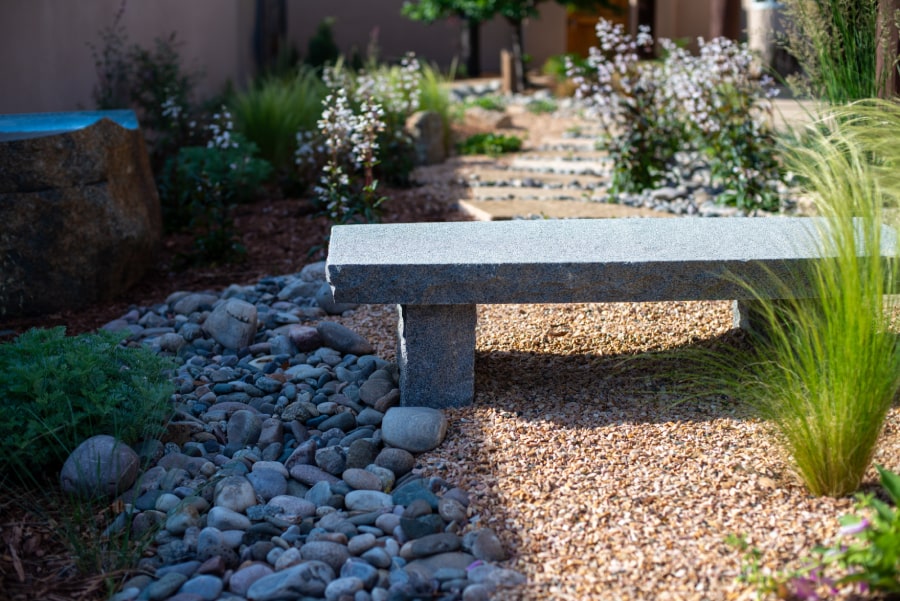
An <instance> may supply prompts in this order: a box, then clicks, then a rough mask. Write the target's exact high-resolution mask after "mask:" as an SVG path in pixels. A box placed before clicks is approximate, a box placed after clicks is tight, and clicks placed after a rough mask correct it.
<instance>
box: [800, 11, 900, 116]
mask: <svg viewBox="0 0 900 601" xmlns="http://www.w3.org/2000/svg"><path fill="white" fill-rule="evenodd" d="M879 4H880V3H879V2H878V0H817V1H816V2H810V1H809V0H784V1H783V5H784V8H783V10H784V13H785V16H786V17H787V19H786V22H787V28H786V31H785V34H786V35H785V38H786V39H785V40H784V45H785V47H786V49H787V51H788V52H790V53H791V54H792V55H793V56H794V57H795V58H796V59H797V62H798V63H800V66H801V67H803V73H802V74H801V75H799V76H791V77H789V78H788V82H789V83H790V85H791V87H792V88H793V89H794V90H795V91H796V92H798V93H801V94H809V95H811V96H812V97H814V98H819V99H822V100H825V101H826V102H828V103H831V104H843V103H846V102H850V101H853V100H861V99H865V98H874V97H875V96H877V95H878V93H879V90H881V89H882V88H883V87H884V85H885V83H886V82H887V80H888V75H889V74H890V71H891V70H892V69H896V68H897V59H898V57H897V56H896V54H894V56H890V53H889V49H890V47H891V42H892V40H891V39H890V31H891V21H892V20H900V11H897V12H896V13H894V14H891V11H890V10H889V9H888V8H882V9H881V12H880V13H879ZM881 4H885V3H883V2H882V3H881ZM886 4H887V5H888V6H890V3H886ZM884 20H886V21H887V22H883V21H884ZM879 51H881V52H884V53H885V56H886V60H885V61H884V63H883V64H882V65H879V64H878V61H877V56H878V53H879Z"/></svg>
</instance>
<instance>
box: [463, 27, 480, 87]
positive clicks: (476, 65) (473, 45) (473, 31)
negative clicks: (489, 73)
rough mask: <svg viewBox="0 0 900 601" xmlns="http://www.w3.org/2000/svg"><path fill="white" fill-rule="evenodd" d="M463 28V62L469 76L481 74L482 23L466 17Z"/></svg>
mask: <svg viewBox="0 0 900 601" xmlns="http://www.w3.org/2000/svg"><path fill="white" fill-rule="evenodd" d="M465 21H466V22H465V25H464V27H463V28H462V37H463V40H464V42H463V57H462V58H463V62H464V64H465V65H466V75H467V76H468V77H478V76H480V75H481V23H479V22H478V21H476V20H475V19H466V20H465Z"/></svg>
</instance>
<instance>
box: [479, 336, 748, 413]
mask: <svg viewBox="0 0 900 601" xmlns="http://www.w3.org/2000/svg"><path fill="white" fill-rule="evenodd" d="M701 349H702V350H701ZM750 349H751V343H750V337H749V336H748V335H747V333H746V332H743V331H741V330H736V329H735V330H730V331H728V332H725V333H723V334H719V335H717V336H713V337H710V338H704V339H701V340H697V341H694V342H690V343H686V344H683V345H679V346H676V347H673V348H671V349H666V350H651V351H642V352H634V353H614V354H609V355H601V354H578V353H576V354H564V355H561V354H555V353H535V352H531V351H504V352H497V351H491V352H488V351H477V352H476V353H475V396H474V403H475V404H476V405H479V406H486V407H492V408H494V409H497V410H500V411H508V412H513V413H516V415H517V416H518V417H521V418H523V419H525V420H526V421H532V420H535V421H550V422H559V423H558V425H559V426H560V427H569V426H571V424H567V423H565V422H562V421H560V420H559V419H558V411H555V410H554V409H558V410H562V409H564V408H565V407H566V406H567V405H568V404H569V403H576V404H577V405H578V406H579V407H580V408H581V409H580V410H582V411H584V412H585V414H591V415H593V414H594V413H597V415H596V416H593V417H592V418H591V420H590V421H591V424H592V427H597V428H603V427H606V426H609V425H613V424H618V423H631V424H649V423H654V424H657V423H667V422H684V421H691V422H693V421H713V420H716V419H720V418H723V417H727V418H733V419H743V418H744V417H745V416H746V417H749V416H753V415H755V414H754V412H753V408H752V407H750V406H749V405H747V404H746V403H744V402H742V400H741V399H739V398H735V399H723V398H721V395H720V394H719V393H718V392H717V391H710V392H709V395H705V394H704V391H703V390H702V388H701V386H700V385H697V386H693V387H690V388H689V387H688V386H687V385H686V383H685V382H686V380H685V378H688V377H690V375H691V374H693V373H695V371H694V369H699V368H696V367H695V365H694V364H695V362H698V361H700V360H701V357H703V356H705V355H701V353H705V352H711V353H730V352H735V351H737V352H743V351H750ZM686 361H687V362H688V364H689V365H690V367H688V368H686V367H685V365H686V363H685V362H686ZM648 407H652V408H653V410H652V411H648V410H647V409H648ZM579 427H582V425H579Z"/></svg>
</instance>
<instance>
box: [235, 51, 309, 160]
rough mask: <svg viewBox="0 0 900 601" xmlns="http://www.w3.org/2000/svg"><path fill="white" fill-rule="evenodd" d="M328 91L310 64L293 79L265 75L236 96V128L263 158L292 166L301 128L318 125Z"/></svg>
mask: <svg viewBox="0 0 900 601" xmlns="http://www.w3.org/2000/svg"><path fill="white" fill-rule="evenodd" d="M325 92H326V89H325V85H324V84H323V83H322V81H321V80H320V79H319V78H318V76H317V75H316V74H315V71H314V70H313V69H311V68H309V67H301V68H300V70H299V71H298V72H297V74H296V75H295V76H294V77H292V78H289V79H284V78H276V77H267V78H264V79H262V80H261V81H259V82H257V83H255V84H254V85H253V86H251V87H250V88H249V89H248V90H247V91H246V92H240V93H238V94H236V95H235V97H234V99H233V100H232V102H231V110H232V113H233V114H234V120H235V130H236V131H237V132H239V133H240V134H242V135H243V136H244V137H245V138H246V139H247V140H249V141H250V142H252V143H254V144H255V145H256V146H257V147H258V148H259V154H260V156H261V157H262V158H264V159H266V160H267V161H269V162H270V163H272V165H274V166H275V167H276V168H277V169H279V170H282V171H286V170H289V169H290V168H291V166H292V163H293V160H294V152H295V151H296V150H297V138H296V136H297V132H298V131H301V130H302V131H310V130H313V129H315V127H316V121H317V120H318V119H319V116H320V115H321V113H322V99H323V98H324V97H325Z"/></svg>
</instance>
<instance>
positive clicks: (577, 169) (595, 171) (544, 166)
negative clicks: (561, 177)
mask: <svg viewBox="0 0 900 601" xmlns="http://www.w3.org/2000/svg"><path fill="white" fill-rule="evenodd" d="M509 166H510V168H512V169H522V170H528V171H537V172H540V171H548V172H552V173H573V174H586V175H605V174H608V173H609V171H610V168H611V167H612V163H611V162H610V161H608V160H602V161H601V160H595V161H569V160H565V159H559V158H556V159H554V158H540V157H538V158H529V157H528V156H526V155H519V156H517V157H515V158H514V159H513V160H512V161H510V163H509Z"/></svg>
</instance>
